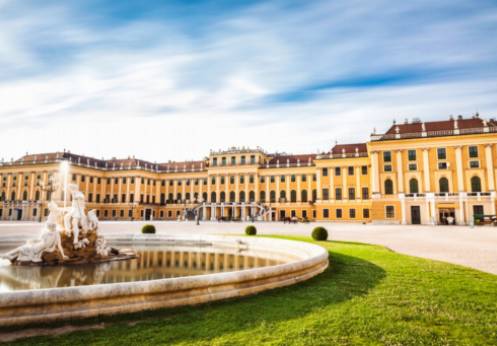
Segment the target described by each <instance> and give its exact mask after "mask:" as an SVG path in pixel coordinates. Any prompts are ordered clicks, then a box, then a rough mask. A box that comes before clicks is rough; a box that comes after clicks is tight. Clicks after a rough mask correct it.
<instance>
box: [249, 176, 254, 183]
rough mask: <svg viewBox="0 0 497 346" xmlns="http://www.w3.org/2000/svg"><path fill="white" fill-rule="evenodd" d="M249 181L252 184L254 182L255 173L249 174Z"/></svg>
mask: <svg viewBox="0 0 497 346" xmlns="http://www.w3.org/2000/svg"><path fill="white" fill-rule="evenodd" d="M249 183H250V184H253V183H254V176H253V175H251V176H249Z"/></svg>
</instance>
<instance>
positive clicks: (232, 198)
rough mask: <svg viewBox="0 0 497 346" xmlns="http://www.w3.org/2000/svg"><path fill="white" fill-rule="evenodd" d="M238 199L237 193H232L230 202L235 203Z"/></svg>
mask: <svg viewBox="0 0 497 346" xmlns="http://www.w3.org/2000/svg"><path fill="white" fill-rule="evenodd" d="M235 199H236V193H235V191H231V192H230V202H234V201H235Z"/></svg>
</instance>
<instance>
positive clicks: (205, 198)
mask: <svg viewBox="0 0 497 346" xmlns="http://www.w3.org/2000/svg"><path fill="white" fill-rule="evenodd" d="M202 201H204V202H207V192H204V193H202Z"/></svg>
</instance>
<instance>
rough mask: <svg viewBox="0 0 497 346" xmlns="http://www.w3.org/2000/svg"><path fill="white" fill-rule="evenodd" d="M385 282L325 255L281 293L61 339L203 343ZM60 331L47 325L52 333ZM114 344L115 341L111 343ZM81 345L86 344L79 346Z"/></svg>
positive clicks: (365, 267)
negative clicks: (317, 269) (314, 270)
mask: <svg viewBox="0 0 497 346" xmlns="http://www.w3.org/2000/svg"><path fill="white" fill-rule="evenodd" d="M384 277H385V271H384V270H383V269H382V268H380V267H378V266H376V265H374V264H373V263H371V262H368V261H365V260H362V259H360V258H357V257H351V256H347V255H343V254H339V253H335V252H333V253H331V254H330V267H329V268H328V269H327V270H326V271H325V272H323V273H322V274H320V275H319V276H317V277H315V278H313V279H311V280H309V281H306V282H303V283H300V284H297V285H294V286H289V287H285V288H280V289H275V290H271V291H268V292H264V293H260V294H258V295H255V296H251V297H245V298H238V299H230V300H226V301H222V302H216V303H208V304H204V305H200V306H196V307H184V308H177V309H161V310H154V311H146V312H141V313H134V314H127V315H120V316H111V317H101V318H95V319H87V320H83V321H75V322H74V323H72V325H87V324H93V323H102V322H103V323H105V324H106V325H107V327H106V329H104V330H98V331H95V330H94V331H88V332H86V331H80V332H76V333H72V334H68V335H62V336H60V337H59V338H61V339H62V340H63V341H64V342H68V343H73V344H79V343H91V342H97V341H104V340H109V338H117V339H120V340H122V341H121V342H125V343H127V342H134V341H136V340H140V339H141V340H142V341H143V340H146V341H147V343H154V342H161V343H164V342H166V343H170V342H186V343H189V342H191V343H194V341H195V340H200V339H202V340H204V341H205V340H208V339H211V338H214V337H219V336H222V335H223V334H230V333H236V332H238V331H241V330H246V329H250V328H252V327H256V326H258V325H260V324H262V323H266V324H272V323H277V322H280V321H285V320H291V319H296V318H299V317H302V316H304V315H306V314H308V313H311V312H313V311H314V310H316V309H323V308H326V307H329V306H331V305H335V304H340V303H342V302H345V301H347V300H350V299H352V298H354V297H357V296H361V295H366V294H367V293H368V291H369V290H371V289H372V288H373V287H375V286H376V285H377V284H378V283H379V282H380V281H381V280H382V279H383V278H384ZM55 326H60V324H57V325H56V324H52V325H47V326H45V327H46V328H51V327H55ZM117 339H114V340H115V341H116V342H117V341H118V340H117ZM56 340H57V339H53V338H46V337H36V338H30V339H24V340H23V341H25V342H28V343H36V344H38V345H39V344H44V343H46V344H52V343H53V342H54V341H56ZM82 340H85V341H84V342H83V341H82Z"/></svg>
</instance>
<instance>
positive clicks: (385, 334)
mask: <svg viewBox="0 0 497 346" xmlns="http://www.w3.org/2000/svg"><path fill="white" fill-rule="evenodd" d="M319 244H320V245H323V246H325V247H327V248H328V249H329V250H330V260H331V266H330V268H329V269H328V270H327V271H326V272H325V273H323V274H322V275H320V276H319V277H317V278H314V279H312V280H310V281H307V282H305V283H302V284H299V285H296V286H292V287H288V288H283V289H278V290H274V291H270V292H267V293H263V294H259V295H256V296H253V297H246V298H243V299H238V300H231V301H226V302H220V303H215V304H209V305H203V306H199V307H191V308H181V309H175V310H160V311H154V312H147V313H143V314H133V315H128V316H118V317H110V318H104V319H100V320H99V322H101V321H104V322H105V323H106V324H107V325H108V326H107V327H106V328H105V329H103V330H92V331H79V332H75V333H72V334H65V335H61V336H58V337H36V338H31V339H24V340H21V341H19V342H18V343H19V344H36V345H54V344H66V345H90V344H91V345H108V344H118V345H147V344H148V345H157V344H168V345H170V344H179V345H192V344H195V345H224V344H226V345H262V344H268V345H334V344H335V345H336V344H340V345H370V344H373V345H380V344H381V345H456V344H460V345H496V344H497V276H494V275H490V274H485V273H481V272H478V271H475V270H471V269H466V268H462V267H458V266H454V265H450V264H445V263H440V262H434V261H429V260H424V259H418V258H413V257H409V256H404V255H399V254H396V253H394V252H391V251H389V250H387V249H385V248H383V247H379V246H372V245H363V244H355V243H343V242H320V243H319ZM90 322H91V323H95V320H93V321H87V322H85V323H90ZM80 323H81V322H80Z"/></svg>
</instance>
